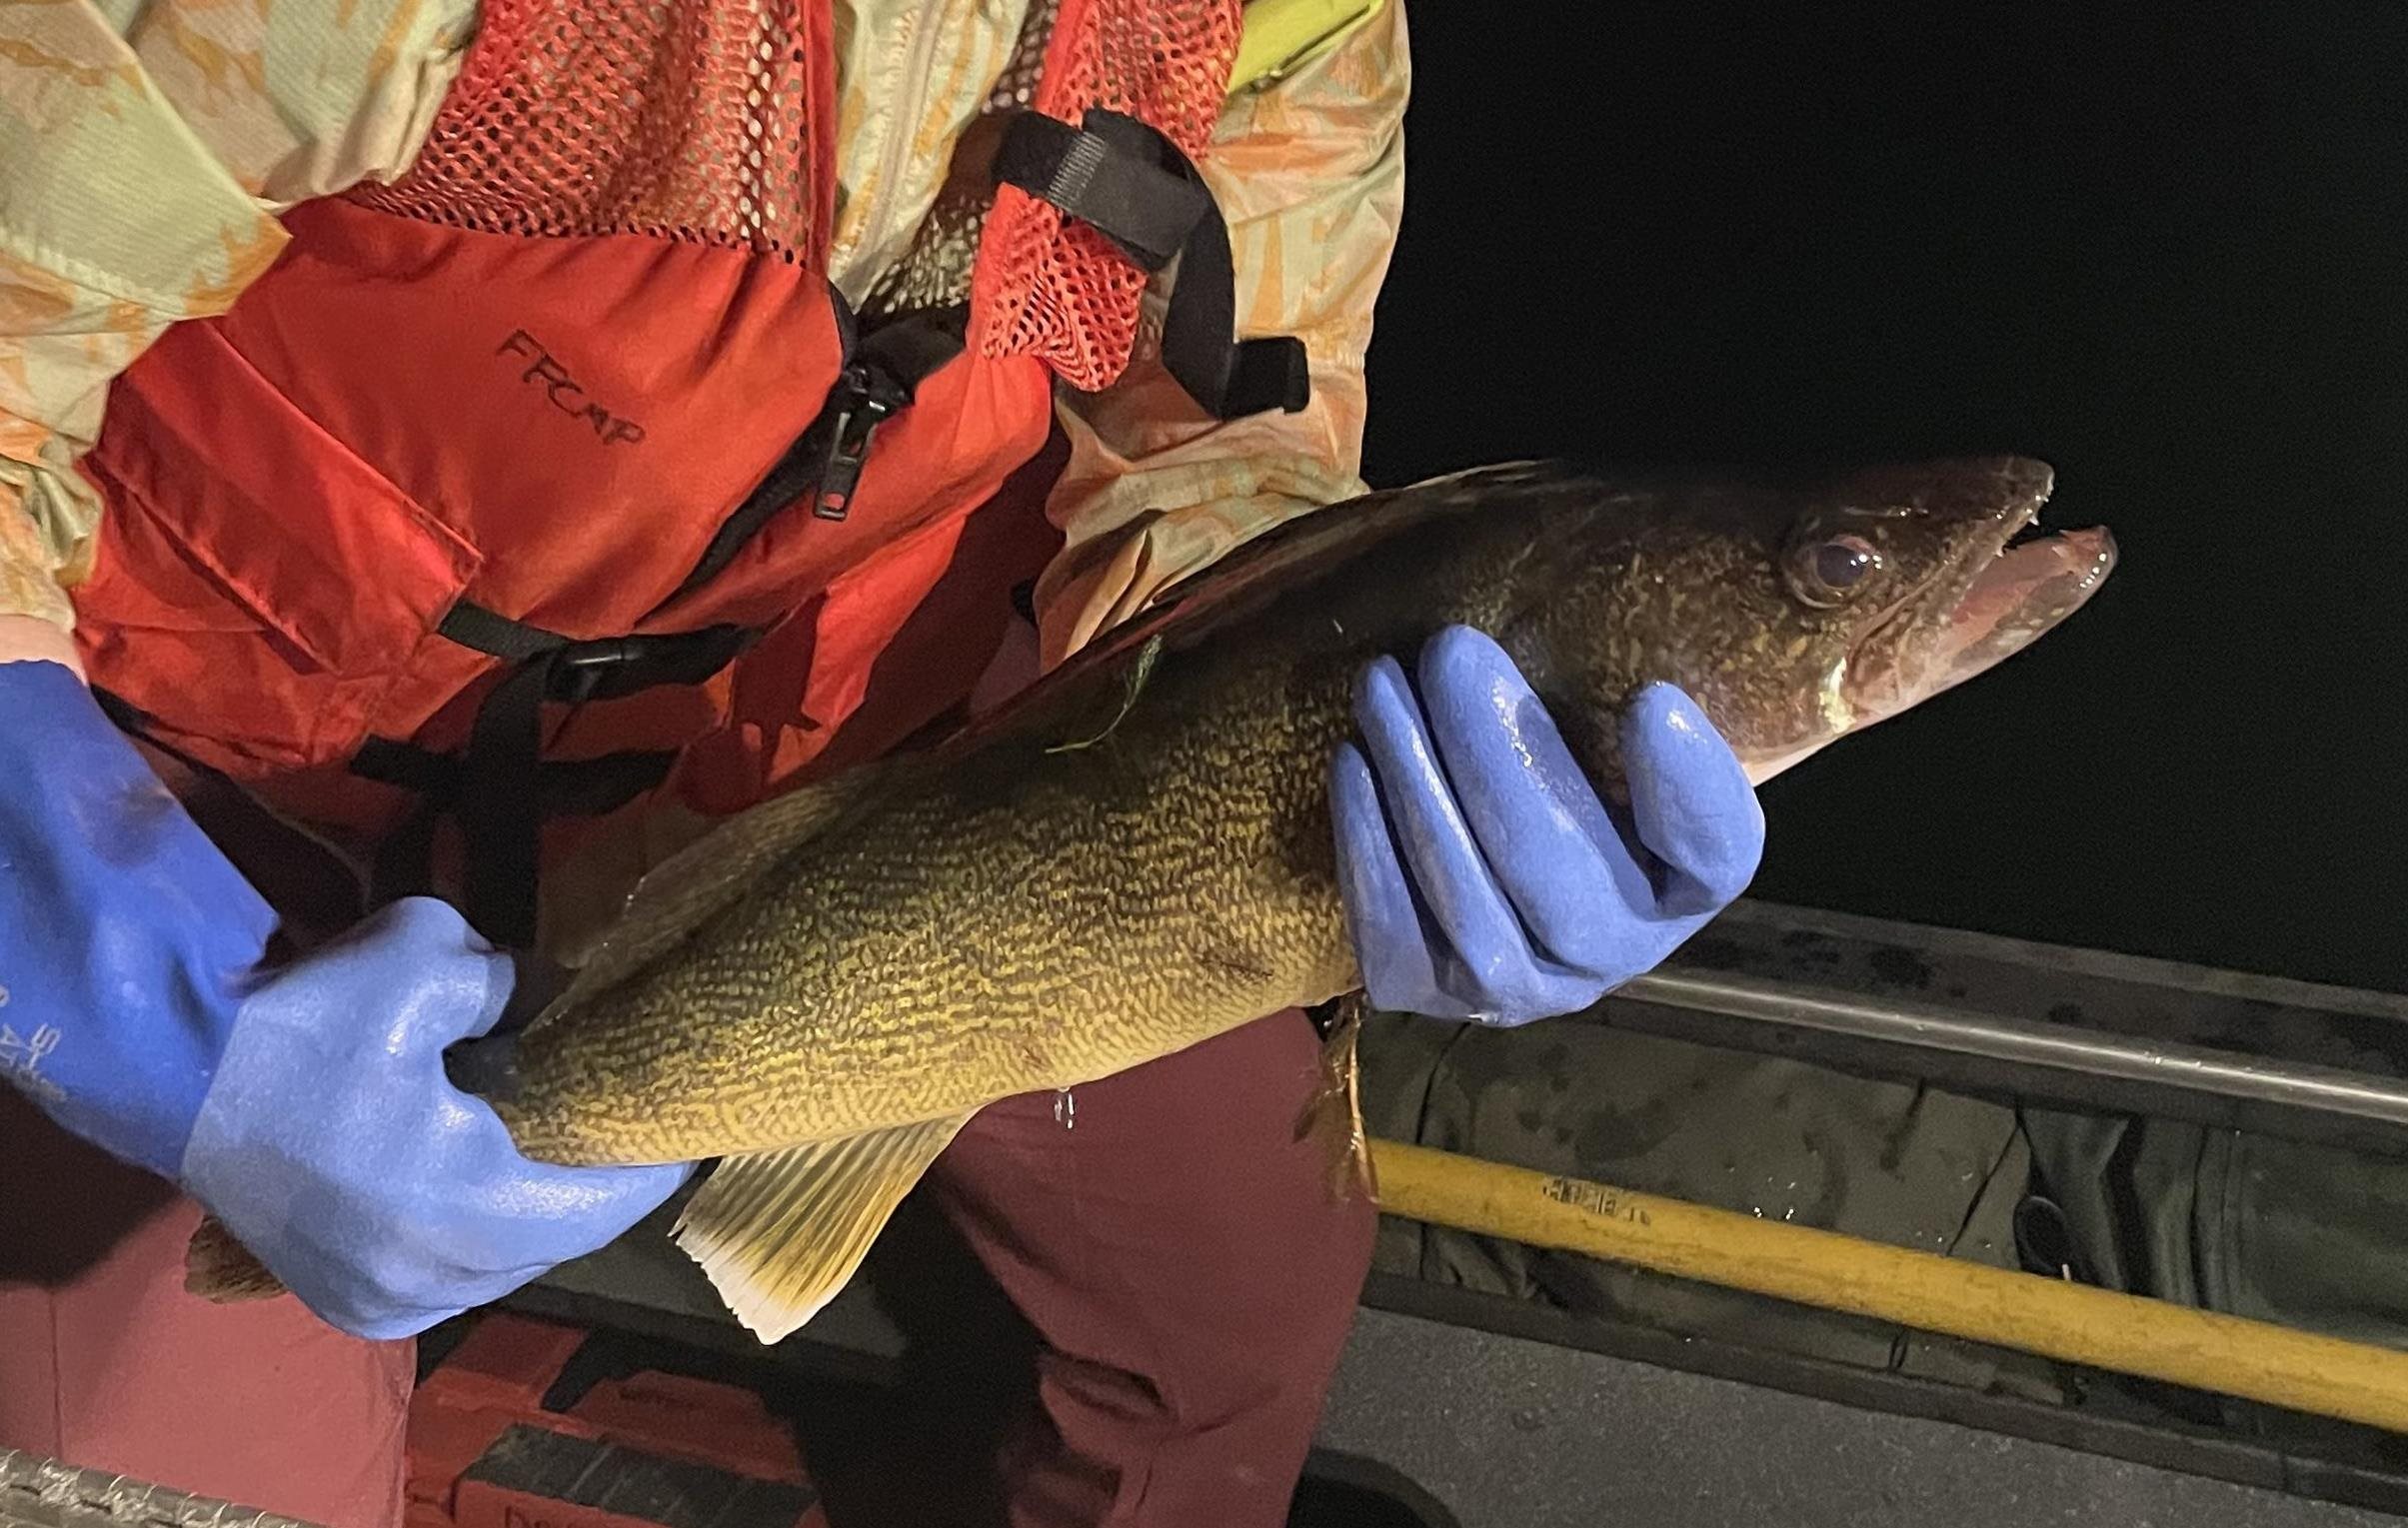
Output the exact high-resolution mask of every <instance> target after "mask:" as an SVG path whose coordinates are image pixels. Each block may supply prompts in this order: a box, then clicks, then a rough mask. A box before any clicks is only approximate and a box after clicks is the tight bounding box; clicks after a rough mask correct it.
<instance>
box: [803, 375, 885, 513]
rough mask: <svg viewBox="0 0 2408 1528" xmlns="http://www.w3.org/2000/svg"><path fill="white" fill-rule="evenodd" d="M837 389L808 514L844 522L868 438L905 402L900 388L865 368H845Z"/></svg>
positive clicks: (865, 458) (867, 454) (866, 452)
mask: <svg viewBox="0 0 2408 1528" xmlns="http://www.w3.org/2000/svg"><path fill="white" fill-rule="evenodd" d="M839 387H840V389H841V390H842V391H841V394H840V399H839V404H840V406H839V408H838V410H837V414H836V418H835V421H834V425H833V428H832V431H831V434H830V438H829V444H828V459H827V460H826V461H825V462H824V463H822V464H821V467H820V485H819V488H818V489H817V490H815V491H814V493H813V495H812V504H811V513H812V514H813V515H815V516H817V517H819V518H820V519H822V520H843V519H844V518H845V516H846V513H847V512H848V511H850V510H851V509H852V507H853V491H854V489H855V488H856V487H858V486H859V485H860V483H861V479H862V464H863V463H865V462H867V461H868V460H869V459H870V440H871V437H872V436H874V435H876V434H877V433H878V427H879V426H880V425H883V424H885V423H886V422H887V421H888V420H890V419H892V418H894V417H895V413H896V411H897V410H899V409H901V408H902V407H903V406H904V403H905V401H906V400H905V398H904V396H903V391H902V390H901V389H900V388H897V387H895V386H894V385H893V384H892V383H888V382H886V381H885V379H883V378H881V377H879V376H878V375H877V374H875V373H873V372H871V371H869V370H868V369H867V368H864V367H853V368H850V369H848V370H847V371H846V373H845V377H844V380H843V382H842V383H840V384H839Z"/></svg>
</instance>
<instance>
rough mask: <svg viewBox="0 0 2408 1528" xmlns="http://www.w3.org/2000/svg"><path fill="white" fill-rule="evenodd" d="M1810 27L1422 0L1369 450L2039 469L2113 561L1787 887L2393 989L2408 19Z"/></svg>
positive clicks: (2402, 831)
mask: <svg viewBox="0 0 2408 1528" xmlns="http://www.w3.org/2000/svg"><path fill="white" fill-rule="evenodd" d="M1899 9H1900V10H1901V11H1903V10H1904V8H1899ZM1778 10H1779V14H1753V13H1750V12H1749V11H1746V10H1742V9H1740V8H1737V7H1721V6H1701V5H1677V6H1673V5H1665V6H1624V5H1608V6H1595V7H1588V6H1580V7H1572V6H1561V7H1556V6H1546V5H1526V4H1525V5H1522V6H1509V5H1506V6H1499V5H1486V4H1473V3H1455V0H1423V3H1421V4H1419V5H1418V6H1416V7H1412V8H1410V9H1408V11H1407V13H1406V14H1407V17H1408V21H1409V24H1410V27H1411V32H1412V39H1413V65H1414V103H1413V107H1412V109H1411V112H1410V115H1409V117H1408V119H1407V130H1406V187H1407V190H1406V215H1405V223H1404V231H1403V236H1402V243H1401V247H1400V249H1399V250H1398V253H1397V256H1396V261H1395V265H1394V268H1393V271H1392V273H1391V276H1390V278H1389V282H1388V285H1387V288H1386V290H1385V293H1384V295H1383V297H1382V300H1381V306H1380V312H1379V320H1378V324H1379V327H1378V333H1377V336H1376V338H1375V340H1374V343H1373V348H1372V351H1371V361H1370V367H1371V379H1370V388H1371V416H1370V429H1369V439H1368V442H1367V445H1366V450H1365V462H1364V473H1365V476H1366V477H1368V478H1369V479H1370V481H1371V482H1372V483H1373V484H1374V485H1380V486H1386V485H1392V484H1395V483H1400V482H1405V481H1409V480H1411V479H1414V478H1417V477H1420V476H1424V475H1426V474H1430V473H1435V472H1441V471H1447V470H1451V469H1454V468H1458V467H1463V466H1469V465H1472V464H1474V463H1478V462H1483V461H1493V460H1499V459H1506V458H1513V457H1520V456H1544V455H1566V456H1572V457H1578V458H1586V459H1600V458H1601V459H1604V460H1606V461H1612V460H1615V459H1633V460H1637V459H1664V458H1673V459H1702V460H1727V461H1741V462H1744V461H1748V460H1751V459H1755V458H1759V457H1763V456H1767V455H1778V456H1793V455H1799V454H1804V455H1814V456H1822V455H1838V456H1864V457H1875V458H1882V457H1911V456H1919V455H1924V454H1930V453H1940V452H1952V451H1974V452H1996V451H2015V452H2024V453H2029V454H2031V455H2035V456H2038V457H2041V458H2043V459H2044V460H2046V461H2048V462H2050V463H2052V464H2053V465H2054V466H2055V467H2056V469H2057V483H2058V488H2057V496H2056V498H2055V500H2054V502H2053V504H2052V506H2051V508H2050V510H2049V511H2048V513H2047V516H2046V519H2047V521H2048V523H2050V524H2054V525H2060V526H2065V525H2082V524H2091V523H2098V522H2104V523H2105V524H2107V525H2109V526H2110V527H2111V528H2112V529H2113V530H2114V532H2115V533H2116V537H2117V540H2118V542H2119V543H2120V545H2121V548H2122V553H2123V559H2122V564H2121V566H2120V568H2119V569H2118V571H2117V573H2116V575H2115V577H2114V578H2113V579H2112V580H2111V581H2110V582H2109V585H2108V587H2107V588H2106V589H2105V590H2104V591H2102V592H2101V594H2100V595H2099V596H2098V598H2097V599H2096V600H2094V601H2093V602H2092V604H2091V605H2090V606H2089V607H2088V608H2087V609H2086V610H2085V611H2084V612H2082V613H2081V614H2080V615H2079V616H2077V617H2076V618H2075V619H2074V620H2073V621H2072V622H2071V623H2070V624H2069V625H2068V626H2066V627H2064V628H2062V629H2060V630H2059V631H2058V632H2057V633H2056V634H2054V635H2052V636H2051V637H2049V638H2048V639H2046V640H2045V641H2043V642H2042V643H2040V644H2039V645H2038V646H2037V647H2035V648H2034V649H2032V650H2030V651H2029V652H2027V653H2025V654H2023V655H2021V656H2019V657H2018V658H2016V659H2014V660H2013V661H2011V662H2009V663H2008V664H2006V665H2004V666H2003V667H2001V668H1999V669H1997V670H1994V671H1992V672H1991V673H1990V674H1989V675H1987V676H1985V677H1983V678H1981V679H1979V680H1977V681H1975V682H1974V683H1972V684H1969V685H1967V686H1965V687H1963V688H1962V689H1959V690H1957V691H1955V692H1953V693H1951V694H1949V695H1946V696H1943V697H1941V698H1939V699H1937V700H1935V701H1933V702H1931V703H1929V704H1927V705H1926V706H1924V707H1922V708H1920V709H1918V710H1916V711H1914V712H1912V713H1909V714H1908V715H1907V716H1905V717H1903V718H1900V719H1897V720H1895V721H1893V722H1890V723H1887V724H1884V725H1883V726H1881V727H1879V728H1876V729H1874V730H1872V731H1871V732H1869V733H1866V734H1864V735H1862V736H1860V737H1857V738H1852V739H1849V740H1846V741H1844V742H1843V743H1841V744H1840V745H1838V746H1837V747H1835V748H1833V749H1832V750H1830V751H1828V752H1826V753H1825V754H1823V755H1821V756H1819V757H1818V758H1816V759H1813V760H1810V761H1808V762H1807V763H1806V764H1803V765H1801V766H1799V767H1798V768H1797V769H1795V770H1793V771H1791V772H1790V773H1789V774H1787V775H1784V776H1782V777H1780V778H1778V779H1775V780H1773V781H1772V782H1770V783H1769V784H1768V785H1767V786H1766V787H1765V790H1764V799H1765V807H1766V812H1767V815H1768V818H1769V821H1770V832H1771V840H1770V843H1769V846H1768V848H1767V853H1766V859H1765V863H1764V868H1763V871H1762V873H1761V875H1760V876H1759V878H1758V880H1757V883H1756V886H1755V888H1754V889H1755V894H1757V895H1759V896H1762V897H1765V898H1768V899H1773V900H1779V901H1790V902H1797V903H1802V904H1806V905H1810V906H1822V907H1831V908H1840V909H1845V910H1849V911H1857V912H1865V913H1872V914H1877V915H1881V916H1888V917H1897V918H1904V919H1908V920H1911V921H1917V922H1925V923H1935V924H1942V925H1949V926H1956V927H1965V928H1978V929H1985V930H1990V931H1994V932H2001V933H2009V934H2014V935H2019V936H2023V937H2028V938H2038V939H2046V940H2052V941H2059V942H2065V943H2073V944H2082V945H2089V946H2093V947H2100V948H2111V949H2121V950H2128V951H2133V952H2137V953H2142V954H2154V955H2162V956H2167V957H2172V958H2177V959H2187V960H2195V961H2201V962H2205V963H2209V964H2215V965H2224V966H2231V967H2236V968H2241V969H2249V970H2260V971H2268V972H2273V973H2277V974H2284V975H2292V976H2299V977H2306V978H2312V979H2320V980H2333V981H2343V982H2349V983H2353V984H2357V985H2365V986H2376V987H2384V988H2388V989H2393V990H2408V817H2404V816H2403V813H2402V812H2401V809H2400V806H2399V803H2398V801H2399V798H2398V791H2397V775H2398V770H2399V764H2400V761H2401V760H2402V758H2403V745H2408V700H2404V697H2408V686H2404V685H2403V683H2402V679H2401V669H2400V663H2401V658H2402V655H2403V653H2404V652H2408V506H2404V505H2403V503H2402V498H2403V495H2402V490H2401V485H2402V483H2403V481H2404V480H2408V232H2404V231H2408V220H2404V219H2403V217H2402V210H2403V207H2402V204H2403V200H2404V199H2408V5H2389V6H2375V5H2367V6H2354V7H2353V6H2340V5H2325V4H2314V5H2297V6H2286V7H2279V8H2278V7H2275V6H2271V5H2268V6H2260V7H2249V8H2232V9H2225V10H2220V11H2218V10H2201V9H2192V8H2168V10H2167V12H2166V14H2167V15H2168V16H2171V17H2173V18H2176V19H2170V20H2160V19H2155V17H2154V16H2153V15H2151V14H2149V13H2145V12H2144V11H2143V9H2142V8H2141V7H2139V6H2120V7H2119V6H2105V7H2097V8H2092V9H2091V10H2089V11H2087V12H2084V11H2076V10H2072V9H2051V8H2045V7H2043V8H2032V7H2022V8H2008V7H2001V8H1996V9H1991V8H1986V7H1984V8H1957V7H1941V6H1932V7H1926V8H1921V9H1920V10H1918V11H1916V12H1915V13H1913V15H1912V17H1911V19H1908V20H1905V21H1901V20H1899V19H1898V18H1897V17H1896V16H1887V15H1882V14H1880V13H1877V12H1864V13H1849V12H1846V11H1844V10H1841V9H1831V8H1820V7H1817V8H1811V10H1810V9H1809V8H1805V7H1783V8H1778ZM1574 18H1576V19H1574Z"/></svg>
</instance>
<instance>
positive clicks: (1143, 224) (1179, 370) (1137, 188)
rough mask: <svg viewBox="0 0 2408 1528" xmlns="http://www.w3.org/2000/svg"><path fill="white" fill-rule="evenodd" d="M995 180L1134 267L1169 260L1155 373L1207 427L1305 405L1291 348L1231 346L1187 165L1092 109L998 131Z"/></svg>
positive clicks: (1220, 262) (1223, 287)
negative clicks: (1198, 411)
mask: <svg viewBox="0 0 2408 1528" xmlns="http://www.w3.org/2000/svg"><path fill="white" fill-rule="evenodd" d="M995 175H996V179H997V180H999V181H1002V182H1004V183H1005V184H1007V185H1013V186H1018V187H1019V188H1020V189H1021V190H1023V191H1026V192H1028V193H1029V194H1030V195H1031V196H1034V197H1037V198H1040V199H1041V200H1043V201H1047V202H1051V203H1052V204H1053V205H1055V206H1056V207H1059V208H1061V209H1062V211H1063V213H1064V215H1065V216H1067V217H1073V218H1077V219H1079V220H1080V221H1081V222H1083V223H1086V224H1088V225H1089V226H1091V227H1093V228H1094V229H1095V230H1096V231H1097V232H1098V233H1100V234H1102V235H1104V237H1105V238H1107V239H1109V240H1111V241H1112V242H1113V244H1114V246H1115V247H1116V248H1118V249H1119V250H1120V251H1121V252H1122V253H1123V254H1124V255H1126V256H1127V257H1128V258H1129V259H1130V260H1131V261H1132V262H1133V263H1134V264H1136V265H1137V266H1138V267H1139V268H1141V269H1143V270H1146V271H1149V272H1155V271H1160V270H1162V269H1163V268H1164V267H1165V266H1167V265H1169V264H1170V263H1171V261H1172V259H1173V257H1175V256H1176V257H1177V258H1178V260H1179V274H1178V276H1177V277H1176V279H1175V280H1174V283H1173V286H1172V289H1171V307H1170V312H1169V314H1168V315H1167V316H1166V317H1165V319H1164V321H1163V367H1164V369H1165V370H1166V371H1168V372H1170V373H1171V375H1172V377H1173V378H1174V379H1175V380H1177V381H1178V383H1179V385H1180V386H1181V387H1182V388H1184V389H1186V390H1187V393H1188V396H1189V397H1191V398H1193V399H1195V400H1196V402H1197V403H1198V404H1200V405H1202V406H1203V408H1204V410H1205V412H1207V413H1209V414H1210V415H1211V416H1212V417H1213V418H1214V419H1238V418H1241V417H1243V416H1245V415H1248V414H1259V413H1261V412H1262V411H1264V410H1266V409H1279V410H1281V411H1283V412H1285V413H1289V414H1293V413H1295V412H1296V411H1297V410H1299V409H1301V408H1303V407H1304V405H1305V404H1306V403H1307V402H1309V401H1310V399H1311V381H1310V373H1309V370H1308V368H1307V364H1306V363H1307V358H1306V356H1305V354H1304V345H1303V342H1302V341H1300V340H1298V339H1296V338H1295V337H1294V336H1293V335H1278V336H1274V337H1269V338H1264V339H1252V340H1237V339H1236V338H1235V336H1236V332H1237V317H1236V315H1237V299H1236V289H1235V282H1236V273H1235V269H1234V265H1233V262H1232V260H1231V257H1230V255H1229V230H1228V225H1227V223H1226V222H1224V221H1223V220H1222V218H1221V216H1220V209H1219V207H1218V206H1217V205H1216V204H1215V203H1214V202H1213V200H1212V192H1211V188H1210V187H1208V186H1206V185H1205V184H1204V177H1203V176H1202V175H1201V174H1199V173H1198V171H1197V169H1196V166H1195V165H1194V164H1193V163H1192V162H1191V161H1190V160H1189V159H1188V157H1187V155H1185V154H1183V153H1181V152H1180V150H1179V146H1178V145H1177V144H1175V143H1173V142H1172V141H1171V140H1170V139H1169V138H1167V137H1165V136H1164V135H1163V134H1161V133H1159V132H1157V131H1155V130H1154V129H1153V128H1151V127H1148V126H1147V125H1146V124H1145V123H1143V122H1140V121H1139V120H1138V119H1136V118H1135V117H1130V116H1125V115H1123V114H1121V113H1119V112H1112V111H1105V110H1103V109H1101V108H1098V109H1094V110H1090V111H1089V112H1088V113H1087V114H1086V125H1085V126H1083V127H1076V128H1075V127H1072V126H1071V125H1070V124H1068V123H1066V122H1062V121H1060V120H1058V119H1056V118H1053V117H1049V116H1047V115H1045V114H1044V113H1042V112H1035V111H1031V112H1023V113H1021V114H1020V115H1018V116H1016V117H1014V118H1013V119H1012V121H1011V122H1010V123H1009V124H1008V125H1007V126H1006V127H1005V129H1004V141H1003V144H1002V146H1001V147H1000V148H999V149H998V150H997V152H996V163H995Z"/></svg>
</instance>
